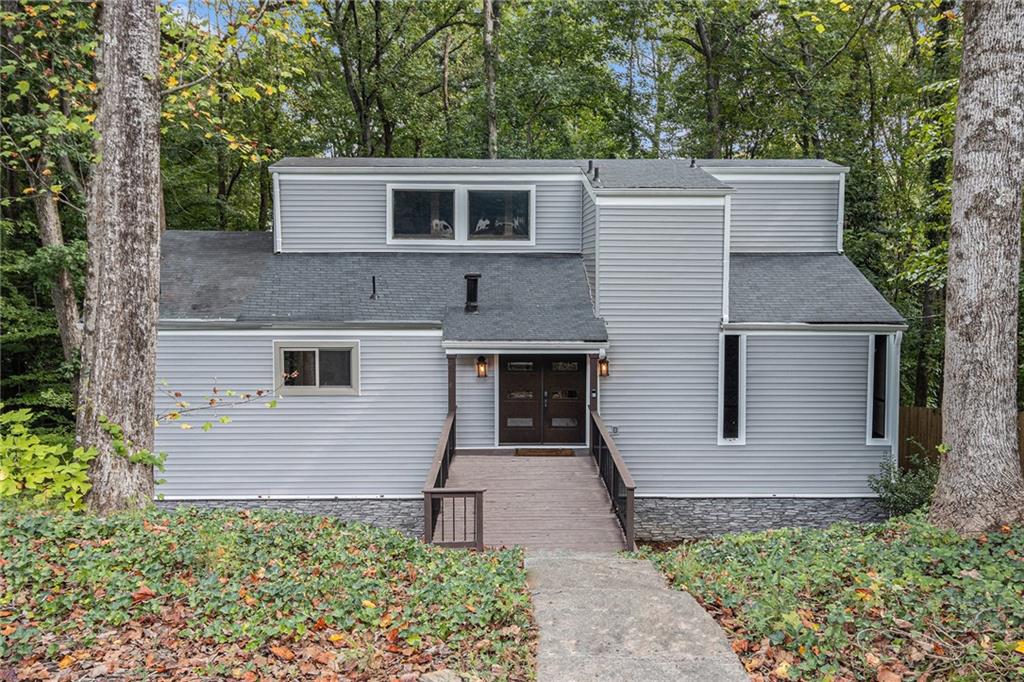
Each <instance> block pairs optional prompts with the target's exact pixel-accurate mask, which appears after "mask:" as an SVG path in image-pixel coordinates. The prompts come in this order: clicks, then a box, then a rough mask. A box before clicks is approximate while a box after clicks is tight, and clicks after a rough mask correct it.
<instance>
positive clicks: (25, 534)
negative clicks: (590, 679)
mask: <svg viewBox="0 0 1024 682" xmlns="http://www.w3.org/2000/svg"><path fill="white" fill-rule="evenodd" d="M0 547H2V548H3V550H2V553H0V679H6V677H4V675H3V668H4V667H5V666H13V667H14V668H15V669H16V670H15V671H16V673H17V675H18V676H19V679H22V678H24V679H51V678H53V679H56V678H57V677H58V676H59V679H62V680H66V679H77V678H79V677H90V679H91V678H93V677H98V678H99V679H142V678H159V679H197V678H199V677H205V678H216V679H224V678H229V679H231V678H234V679H243V680H256V679H295V678H297V677H304V678H309V679H320V680H337V679H367V680H368V679H373V680H378V679H395V678H401V679H403V680H415V679H418V677H419V675H420V674H423V673H427V672H429V671H434V670H438V669H442V668H445V667H447V668H451V669H454V670H456V671H465V672H468V673H471V674H472V675H473V677H474V679H509V680H522V679H527V678H529V677H531V676H532V672H531V670H532V663H531V660H532V658H531V657H532V653H531V650H532V646H533V634H534V633H533V628H532V625H531V616H530V599H529V593H528V592H527V589H526V580H525V571H524V569H523V563H522V554H521V552H520V551H518V550H506V551H494V552H485V553H480V554H475V553H471V552H466V551H455V550H443V549H440V548H436V547H431V546H427V545H424V544H422V543H420V542H418V541H416V540H414V539H410V538H407V537H404V536H403V535H401V534H399V533H397V532H395V531H389V530H381V529H375V528H371V527H368V526H363V525H358V524H344V523H341V522H339V521H337V520H335V519H332V518H324V517H316V516H307V515H300V514H292V513H287V512H255V511H254V512H248V511H243V512H239V511H226V510H221V511H210V510H195V509H191V510H182V511H178V512H162V511H157V510H147V511H144V512H135V513H127V514H119V515H113V516H110V517H106V518H103V517H96V516H91V515H81V514H70V513H61V512H14V511H13V510H11V509H7V510H3V509H0ZM11 672H12V671H10V669H8V671H7V674H8V675H10V674H11ZM403 676H404V677H403Z"/></svg>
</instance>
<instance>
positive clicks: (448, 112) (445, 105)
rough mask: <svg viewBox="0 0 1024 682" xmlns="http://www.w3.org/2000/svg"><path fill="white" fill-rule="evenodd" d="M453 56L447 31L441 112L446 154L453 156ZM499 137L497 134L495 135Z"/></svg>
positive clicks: (443, 42)
mask: <svg viewBox="0 0 1024 682" xmlns="http://www.w3.org/2000/svg"><path fill="white" fill-rule="evenodd" d="M451 54H452V32H451V31H445V34H444V41H442V43H441V111H442V112H444V152H445V156H451V155H452V109H451V93H450V91H449V83H448V80H449V78H450V61H451ZM495 137H497V133H495Z"/></svg>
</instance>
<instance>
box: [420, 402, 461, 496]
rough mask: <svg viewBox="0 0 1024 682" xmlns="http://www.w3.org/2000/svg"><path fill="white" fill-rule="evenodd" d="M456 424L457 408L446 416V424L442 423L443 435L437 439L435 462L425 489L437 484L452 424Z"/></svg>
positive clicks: (431, 467) (424, 484) (425, 483)
mask: <svg viewBox="0 0 1024 682" xmlns="http://www.w3.org/2000/svg"><path fill="white" fill-rule="evenodd" d="M454 424H455V410H452V411H450V412H449V413H448V416H447V417H445V418H444V424H442V425H441V435H440V436H439V437H438V439H437V447H436V448H434V462H433V464H431V466H430V473H429V474H427V480H426V481H425V482H424V483H423V487H424V489H426V488H433V487H434V486H436V485H437V475H438V474H439V473H440V472H441V466H442V464H444V453H445V449H446V448H447V447H448V437H449V436H450V435H451V432H452V426H453V425H454ZM442 485H443V483H442Z"/></svg>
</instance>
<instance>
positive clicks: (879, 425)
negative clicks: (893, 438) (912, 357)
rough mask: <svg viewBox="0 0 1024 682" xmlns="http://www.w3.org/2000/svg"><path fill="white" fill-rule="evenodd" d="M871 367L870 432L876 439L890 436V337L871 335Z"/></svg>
mask: <svg viewBox="0 0 1024 682" xmlns="http://www.w3.org/2000/svg"><path fill="white" fill-rule="evenodd" d="M870 355H871V367H870V368H869V369H870V373H871V374H870V377H869V383H870V388H871V395H870V402H869V415H868V418H869V420H870V423H869V433H870V434H871V438H872V439H874V440H885V439H886V438H888V433H887V432H886V423H885V422H886V415H887V413H888V409H887V395H886V393H887V392H886V388H887V383H888V381H887V379H888V371H887V369H888V366H889V337H888V336H885V335H884V334H876V335H875V336H872V337H871V354H870Z"/></svg>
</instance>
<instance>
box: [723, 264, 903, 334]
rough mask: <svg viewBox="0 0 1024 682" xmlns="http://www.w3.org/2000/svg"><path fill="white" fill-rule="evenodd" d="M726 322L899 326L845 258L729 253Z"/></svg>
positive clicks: (894, 314) (895, 314) (897, 318)
mask: <svg viewBox="0 0 1024 682" xmlns="http://www.w3.org/2000/svg"><path fill="white" fill-rule="evenodd" d="M729 322H730V323H744V322H746V323H753V322H761V323H804V324H891V325H899V324H904V323H905V320H904V319H903V317H902V316H901V315H900V314H899V313H898V312H896V310H895V309H894V308H893V307H892V306H891V305H889V302H888V301H886V300H885V298H883V297H882V295H881V294H880V293H878V291H877V290H876V289H875V288H874V287H873V286H871V283H870V282H868V281H867V279H865V277H864V275H863V274H861V272H860V270H858V269H857V267H856V266H855V265H854V264H853V263H851V262H850V259H848V258H847V257H846V256H844V255H842V254H837V253H734V254H731V255H730V256H729Z"/></svg>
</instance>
